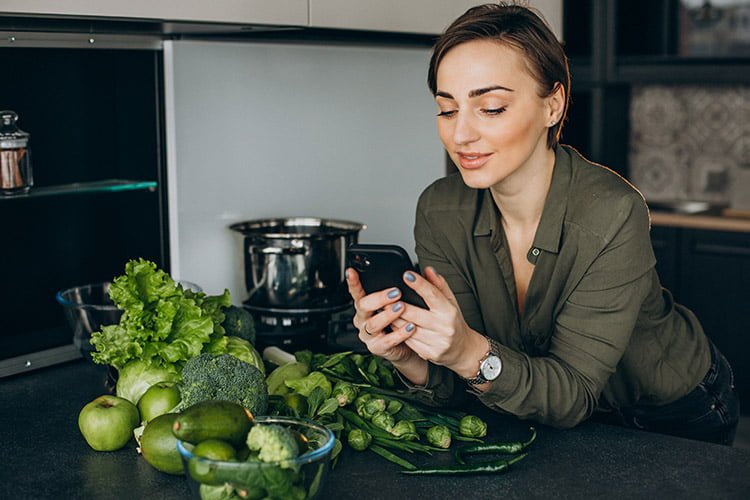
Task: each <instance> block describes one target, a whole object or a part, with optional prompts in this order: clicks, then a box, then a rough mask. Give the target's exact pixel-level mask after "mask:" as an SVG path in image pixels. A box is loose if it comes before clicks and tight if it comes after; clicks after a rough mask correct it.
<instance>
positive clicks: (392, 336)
mask: <svg viewBox="0 0 750 500" xmlns="http://www.w3.org/2000/svg"><path fill="white" fill-rule="evenodd" d="M410 324H411V323H406V324H404V326H403V327H402V328H397V329H394V330H393V331H392V332H391V333H389V334H387V335H386V334H384V335H379V336H378V337H377V339H376V342H378V344H379V348H381V349H383V350H390V349H394V348H395V347H397V346H398V345H399V344H402V343H404V342H405V341H406V340H407V339H409V338H410V337H411V336H412V334H413V333H414V331H415V328H411V329H407V328H406V326H407V325H410ZM412 326H413V325H412Z"/></svg>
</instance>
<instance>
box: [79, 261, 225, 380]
mask: <svg viewBox="0 0 750 500" xmlns="http://www.w3.org/2000/svg"><path fill="white" fill-rule="evenodd" d="M109 296H110V298H111V299H112V301H113V302H114V304H115V305H116V306H117V307H118V308H119V309H122V310H123V311H124V312H123V315H122V318H121V319H120V323H119V324H117V325H108V326H105V327H103V328H102V330H101V331H100V332H94V333H93V334H92V335H91V343H92V345H93V346H94V348H95V351H94V352H93V353H92V358H93V360H94V362H96V363H99V364H105V365H111V366H114V367H115V368H117V369H121V368H122V367H124V366H125V365H126V364H127V363H128V362H130V361H133V360H140V361H143V362H145V363H147V364H148V365H149V366H150V365H155V366H165V367H174V368H176V369H177V370H180V369H181V368H182V366H183V365H184V364H185V362H186V361H187V360H188V359H190V358H192V357H194V356H197V355H198V354H200V353H202V352H211V353H217V354H218V353H223V352H225V351H226V346H227V339H226V337H225V336H224V328H223V327H222V326H221V323H222V322H223V321H224V313H223V312H222V311H223V309H224V308H226V307H229V306H230V305H231V298H230V296H229V291H228V290H224V293H223V294H222V295H216V296H207V295H206V294H205V293H203V292H193V291H191V290H188V289H184V288H183V287H182V286H181V285H180V284H178V283H175V281H174V280H173V279H172V278H171V277H170V276H169V274H167V273H166V272H164V271H163V270H160V269H157V267H156V264H154V263H153V262H150V261H148V260H145V259H138V260H131V261H129V262H128V263H127V264H126V265H125V274H124V275H123V276H118V277H117V278H115V280H114V281H113V283H112V286H111V287H110V290H109Z"/></svg>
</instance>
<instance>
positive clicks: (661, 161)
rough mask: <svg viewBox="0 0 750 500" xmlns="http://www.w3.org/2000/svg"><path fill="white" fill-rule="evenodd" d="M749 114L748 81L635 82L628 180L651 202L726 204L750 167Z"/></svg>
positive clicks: (749, 94)
mask: <svg viewBox="0 0 750 500" xmlns="http://www.w3.org/2000/svg"><path fill="white" fill-rule="evenodd" d="M749 115H750V86H740V85H731V86H730V85H716V86H696V85H642V86H634V87H633V89H632V97H631V103H630V123H631V132H630V151H629V163H630V173H631V175H630V177H631V181H632V182H633V184H634V185H635V186H636V187H638V188H639V189H640V190H641V192H643V194H644V196H645V197H646V198H647V199H649V200H653V201H673V200H685V199H691V200H702V201H711V202H715V203H729V202H730V196H731V195H733V194H736V193H737V191H738V186H732V183H733V181H734V179H735V178H743V179H744V177H745V176H743V175H741V174H742V173H744V172H741V173H739V174H738V172H737V171H738V170H739V169H742V170H746V169H750V120H748V118H747V117H748V116H749ZM730 187H731V188H732V189H730Z"/></svg>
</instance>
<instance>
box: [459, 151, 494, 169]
mask: <svg viewBox="0 0 750 500" xmlns="http://www.w3.org/2000/svg"><path fill="white" fill-rule="evenodd" d="M457 154H458V159H459V163H460V164H461V167H463V168H466V169H474V168H479V167H481V166H482V165H484V164H485V163H487V160H489V158H490V156H492V153H475V152H469V153H457Z"/></svg>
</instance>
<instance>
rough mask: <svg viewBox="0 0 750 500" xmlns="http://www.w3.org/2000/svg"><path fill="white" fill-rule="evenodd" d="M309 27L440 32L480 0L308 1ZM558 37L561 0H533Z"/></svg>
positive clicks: (560, 26)
mask: <svg viewBox="0 0 750 500" xmlns="http://www.w3.org/2000/svg"><path fill="white" fill-rule="evenodd" d="M309 1H310V26H311V27H313V28H341V29H355V30H371V31H392V32H405V33H422V34H438V33H440V32H442V31H443V30H444V29H445V28H446V27H448V25H449V24H450V23H451V21H453V20H454V19H455V18H456V17H458V16H459V15H460V14H462V13H463V12H465V11H466V9H468V8H469V7H472V6H474V5H478V4H481V3H484V2H482V1H481V0H408V1H404V0H377V1H375V0H309ZM530 4H531V5H532V6H534V7H536V8H537V9H539V10H540V11H541V12H542V14H543V15H544V17H545V18H546V19H547V21H548V22H549V24H550V25H551V26H552V29H553V31H554V32H555V34H556V35H557V37H558V38H561V37H562V0H532V1H531V2H530Z"/></svg>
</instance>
